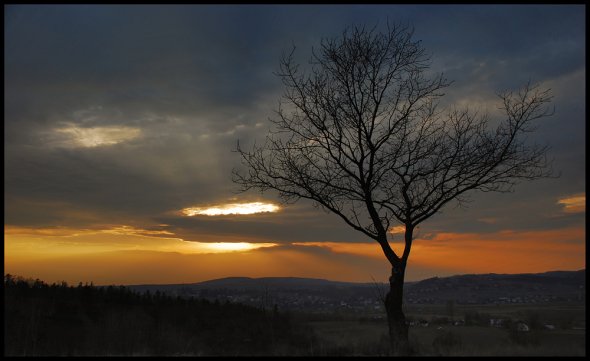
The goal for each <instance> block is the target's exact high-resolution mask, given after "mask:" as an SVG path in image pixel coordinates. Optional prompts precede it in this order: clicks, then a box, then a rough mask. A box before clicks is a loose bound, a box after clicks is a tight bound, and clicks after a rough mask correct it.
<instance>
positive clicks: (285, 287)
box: [127, 270, 586, 311]
mask: <svg viewBox="0 0 590 361" xmlns="http://www.w3.org/2000/svg"><path fill="white" fill-rule="evenodd" d="M127 287H129V288H131V289H133V290H136V291H139V292H145V291H150V292H156V291H160V292H164V293H167V294H171V295H173V296H181V297H200V298H207V299H217V300H222V301H230V302H241V303H246V304H253V305H257V306H261V305H262V306H264V305H267V306H270V305H272V304H277V305H279V306H281V307H283V308H290V309H295V310H315V311H329V310H334V308H335V307H336V308H337V307H347V308H356V309H359V310H360V309H364V310H366V309H368V308H373V309H376V310H377V309H379V307H380V306H381V305H382V303H381V299H382V298H383V297H384V295H385V294H386V293H387V290H388V285H386V284H383V283H381V284H376V283H355V282H339V281H330V280H325V279H314V278H298V277H263V278H249V277H228V278H221V279H214V280H209V281H204V282H198V283H191V284H172V285H133V286H127ZM585 294H586V272H585V270H580V271H552V272H545V273H534V274H533V273H531V274H493V273H492V274H467V275H457V276H451V277H433V278H429V279H425V280H422V281H419V282H406V286H405V290H404V297H405V302H406V303H409V304H413V303H424V304H436V303H445V302H447V301H450V300H452V301H455V302H457V303H463V304H465V303H467V304H489V303H547V302H583V301H585Z"/></svg>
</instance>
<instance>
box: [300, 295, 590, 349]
mask: <svg viewBox="0 0 590 361" xmlns="http://www.w3.org/2000/svg"><path fill="white" fill-rule="evenodd" d="M446 311H447V310H446V309H445V307H444V306H438V305H420V306H416V307H413V308H411V309H409V310H407V311H406V312H407V314H408V315H409V317H408V318H409V319H413V320H415V321H417V320H423V321H424V320H428V322H427V323H426V322H422V323H419V322H415V323H416V324H415V325H414V326H410V342H411V344H412V347H413V349H414V351H415V354H416V355H417V356H585V355H586V341H585V339H586V331H585V329H583V328H582V326H581V325H583V324H584V322H585V306H584V305H583V304H577V305H563V304H562V305H559V304H556V305H542V306H539V305H518V306H511V305H499V306H490V305H470V306H466V307H458V310H456V314H457V315H458V316H455V317H453V318H454V319H455V320H464V319H465V318H464V317H463V315H464V314H465V313H468V314H472V315H473V314H474V313H475V314H476V315H479V316H480V317H481V321H480V320H477V319H475V320H472V322H470V324H469V325H464V324H462V325H457V326H455V325H453V323H451V322H445V318H446V319H448V318H449V316H448V315H447V312H446ZM488 315H489V316H491V318H494V319H500V318H503V319H504V320H519V321H520V320H522V321H523V322H522V323H524V324H527V326H529V325H530V326H529V330H528V331H518V329H517V328H516V327H515V324H516V323H515V322H514V323H513V324H512V325H508V324H506V325H503V326H502V327H494V326H490V325H489V320H487V323H485V322H484V319H486V318H487V317H488ZM505 322H506V321H505ZM456 323H459V322H456ZM310 324H311V325H312V326H313V329H314V331H315V332H316V334H317V335H318V341H319V342H318V343H317V344H315V345H314V346H315V349H314V353H317V354H320V355H322V354H336V355H356V356H361V355H367V356H368V355H386V354H387V326H386V324H385V323H384V322H383V321H382V320H371V319H357V320H354V319H349V320H344V319H338V318H337V317H335V318H334V319H332V320H328V319H326V320H321V321H311V322H310Z"/></svg>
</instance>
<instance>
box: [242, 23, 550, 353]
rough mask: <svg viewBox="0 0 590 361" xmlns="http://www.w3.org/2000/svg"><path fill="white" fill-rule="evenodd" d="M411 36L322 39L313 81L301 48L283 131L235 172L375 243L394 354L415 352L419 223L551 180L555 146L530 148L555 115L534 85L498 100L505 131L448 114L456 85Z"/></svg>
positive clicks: (478, 118) (290, 79)
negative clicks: (385, 268)
mask: <svg viewBox="0 0 590 361" xmlns="http://www.w3.org/2000/svg"><path fill="white" fill-rule="evenodd" d="M412 35H413V33H412V30H411V29H409V28H408V27H406V26H401V25H388V28H387V31H386V32H378V31H376V29H375V28H373V29H370V30H369V29H365V28H364V27H353V28H349V29H346V30H345V31H344V32H343V33H342V35H341V36H339V37H335V38H329V39H323V40H322V42H321V46H320V48H319V49H318V50H317V51H313V55H312V58H311V61H310V64H311V69H310V70H309V71H307V72H305V71H302V70H301V69H300V68H299V65H298V64H296V63H295V61H294V57H293V54H294V50H295V49H294V48H293V51H291V53H290V54H287V55H284V56H283V57H282V59H281V63H280V71H279V72H278V73H277V74H278V76H280V77H281V79H282V81H283V83H284V86H285V89H286V90H285V93H284V95H283V100H284V101H283V102H281V105H280V106H279V109H278V110H277V117H276V119H271V121H272V122H273V123H274V126H275V129H274V130H271V132H270V133H269V134H268V135H267V137H266V141H265V143H264V144H263V145H261V146H257V145H254V146H253V148H252V149H251V150H249V151H246V150H244V149H242V148H241V147H240V145H239V143H238V146H237V151H238V152H239V153H240V155H241V159H242V164H243V165H245V168H246V169H247V170H246V171H240V170H234V181H235V182H236V183H238V184H239V185H241V190H242V191H247V190H249V189H258V190H261V191H265V190H275V191H277V192H278V194H279V196H280V197H281V199H282V200H283V201H285V202H294V201H297V200H299V199H301V198H305V199H310V200H312V201H313V202H314V204H316V205H319V206H321V207H322V208H324V209H325V210H328V211H330V212H332V213H334V214H336V215H338V216H339V217H340V218H341V219H342V220H343V221H344V222H345V223H346V224H347V225H349V226H350V227H352V228H353V229H355V230H357V231H359V232H361V233H363V234H364V235H366V236H367V237H369V238H372V239H374V240H375V241H377V243H378V244H379V245H380V246H381V249H382V250H383V253H384V254H385V257H386V258H387V260H388V261H389V262H390V264H391V267H392V269H391V277H390V278H389V283H390V289H389V292H388V293H387V295H386V297H385V308H386V310H387V319H388V325H389V333H390V338H391V346H392V350H393V352H394V353H396V354H408V353H409V352H410V349H409V343H408V326H407V325H406V322H405V316H404V313H403V311H402V296H403V285H404V274H405V269H406V264H407V261H408V257H409V255H410V249H411V247H412V240H413V233H414V229H415V228H416V226H417V225H418V224H420V223H421V222H423V221H424V220H426V219H428V218H429V217H431V216H432V215H434V214H435V213H437V212H438V211H439V210H440V209H441V208H442V207H443V206H444V205H445V204H447V203H449V202H451V201H453V200H454V201H458V202H464V201H466V200H467V196H468V193H469V191H475V190H480V191H484V192H488V191H497V192H506V191H510V190H511V189H512V186H513V185H514V184H516V183H517V182H518V181H520V180H524V179H535V178H538V177H543V176H548V175H549V173H550V171H549V166H548V162H547V160H546V151H547V149H546V147H542V146H537V145H528V144H527V143H526V142H525V137H526V134H527V133H528V132H531V131H533V130H534V126H533V125H534V124H533V121H534V120H536V119H539V118H541V117H544V116H547V115H550V111H549V109H548V103H549V102H550V101H551V96H550V94H549V91H548V90H539V88H538V87H536V86H531V85H530V84H528V85H526V86H525V87H524V88H523V89H522V90H520V91H518V92H516V93H511V92H506V93H501V94H499V99H500V101H501V104H502V108H503V109H504V111H505V119H504V120H502V121H500V122H499V123H498V124H491V121H489V120H488V116H487V115H485V114H483V115H478V114H477V113H472V112H470V111H469V110H457V109H451V110H450V111H441V110H439V109H438V106H437V105H438V100H439V98H440V97H441V96H443V95H444V94H443V93H442V91H443V90H444V89H445V88H446V87H448V86H449V85H450V82H449V81H447V80H446V79H445V78H444V77H443V75H442V74H437V75H428V70H429V66H430V60H429V58H428V57H427V55H426V53H425V51H424V49H423V48H422V47H421V45H420V42H419V41H414V40H412ZM285 104H286V105H287V106H286V107H285ZM394 224H402V225H404V226H405V237H404V241H405V247H404V250H403V253H402V254H401V255H400V254H397V253H396V252H395V251H394V250H393V249H392V248H391V246H390V243H389V241H390V239H391V237H392V234H391V232H390V231H391V227H393V225H394ZM388 237H389V238H388Z"/></svg>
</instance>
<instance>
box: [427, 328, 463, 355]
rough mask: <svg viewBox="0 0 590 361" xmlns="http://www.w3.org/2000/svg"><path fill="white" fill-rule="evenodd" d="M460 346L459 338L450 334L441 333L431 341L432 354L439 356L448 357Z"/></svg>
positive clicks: (449, 332)
mask: <svg viewBox="0 0 590 361" xmlns="http://www.w3.org/2000/svg"><path fill="white" fill-rule="evenodd" d="M460 346H461V336H459V335H457V334H455V333H453V332H451V331H443V332H442V333H441V334H440V335H437V336H436V337H435V338H434V340H433V341H432V347H433V348H434V352H435V353H436V354H437V355H439V356H446V355H449V354H450V353H451V352H452V351H453V350H456V349H457V348H459V347H460Z"/></svg>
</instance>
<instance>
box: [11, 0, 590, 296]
mask: <svg viewBox="0 0 590 361" xmlns="http://www.w3.org/2000/svg"><path fill="white" fill-rule="evenodd" d="M585 10H586V9H585V6H584V5H563V6H559V5H542V6H531V5H521V6H508V5H469V6H459V5H456V6H451V5H365V6H363V5H324V6H318V5H316V6H312V5H289V6H288V5H217V6H214V5H184V6H180V5H177V6H161V5H149V6H148V5H143V6H139V5H129V6H122V5H75V6H74V5H27V6H24V5H22V6H21V5H18V6H16V5H15V6H5V8H4V11H5V13H4V21H5V25H4V61H5V66H4V79H5V80H4V92H5V95H4V211H5V216H4V272H5V273H11V274H16V275H21V276H24V277H33V278H39V279H42V280H44V281H48V282H57V281H61V280H65V281H67V282H70V283H78V282H90V281H92V282H94V283H95V284H139V283H188V282H198V281H204V280H208V279H213V278H221V277H229V276H249V277H269V276H294V277H313V278H325V279H331V280H341V281H359V282H372V281H373V280H376V281H385V280H386V279H387V277H388V275H389V272H390V270H389V267H388V263H387V261H386V260H385V257H384V256H383V254H382V253H381V250H380V248H379V246H378V245H377V244H376V243H375V242H374V241H371V240H370V239H368V238H367V237H366V236H364V235H363V234H361V233H359V232H356V231H354V230H352V229H351V228H349V227H348V226H347V225H346V224H344V222H342V221H341V220H340V219H339V218H337V217H336V216H334V215H331V214H328V213H325V212H323V211H322V210H321V209H318V208H315V207H313V205H312V204H311V203H310V202H308V201H300V202H298V203H296V204H281V203H280V201H279V199H278V198H277V196H276V194H274V193H272V192H269V193H264V194H260V193H258V192H255V191H251V192H246V193H238V192H237V190H238V186H237V185H235V184H233V183H232V177H231V171H232V169H233V168H236V167H240V161H239V156H238V154H236V153H235V152H232V150H234V149H235V147H236V142H237V141H238V140H239V141H240V144H241V145H243V146H245V147H249V146H251V145H252V144H253V143H254V142H255V141H262V140H263V139H264V136H265V135H266V133H267V131H268V129H269V127H270V125H271V123H270V122H269V120H268V118H269V117H273V116H274V115H275V113H274V111H275V110H276V109H277V105H278V100H279V99H280V97H281V94H282V92H283V88H282V83H281V81H280V79H279V78H278V77H277V76H275V75H274V74H273V72H274V71H276V70H278V65H279V59H280V57H281V53H282V52H283V51H287V50H289V49H290V48H291V46H292V45H293V44H294V45H296V47H297V54H298V56H299V57H300V58H301V59H304V60H306V59H308V58H309V56H310V54H311V48H312V46H316V47H317V46H318V44H319V42H320V40H321V39H322V38H323V37H331V36H336V35H338V34H340V33H341V32H342V31H343V30H344V28H345V27H346V26H347V25H363V24H366V25H369V26H373V25H377V27H378V28H380V29H383V28H384V27H385V26H386V24H387V21H388V20H389V21H391V22H402V23H404V24H410V25H412V26H413V27H414V28H415V32H414V39H415V40H421V41H422V45H423V46H424V48H425V49H426V50H427V51H428V52H429V53H430V54H431V58H432V66H431V70H432V71H434V72H444V74H445V76H446V77H447V78H448V79H450V80H453V81H454V83H453V84H452V85H451V87H450V88H448V89H447V91H446V96H445V97H444V102H443V105H450V104H455V105H458V106H461V107H463V106H469V107H470V108H472V109H478V110H479V111H481V112H486V111H487V112H490V113H491V114H492V115H493V114H496V113H495V112H497V111H498V107H499V106H500V103H499V102H498V101H497V100H498V98H497V97H496V94H497V93H498V92H500V91H503V90H507V89H517V88H518V87H520V86H522V85H524V84H526V83H527V81H529V80H531V81H532V82H534V83H540V84H541V85H542V86H543V87H548V88H551V91H552V94H553V95H554V99H553V105H555V114H554V115H553V116H551V117H548V118H543V119H541V120H540V121H539V124H538V125H539V128H538V130H537V131H536V132H535V133H533V134H530V135H529V138H528V141H529V142H531V144H532V143H540V144H549V146H550V147H551V148H550V152H549V156H550V157H551V158H552V159H553V168H554V169H555V170H556V171H557V172H559V173H560V176H559V177H557V178H548V179H542V180H537V181H533V182H526V183H522V184H520V185H518V186H517V187H516V188H515V189H514V192H513V193H474V194H472V197H471V200H472V202H471V203H469V204H468V206H467V207H466V208H465V207H461V208H459V207H456V206H455V205H454V204H449V205H447V206H446V208H443V211H442V212H441V213H440V214H437V215H436V216H434V217H433V218H431V219H429V220H427V221H426V222H424V223H423V224H421V225H420V227H419V228H418V230H417V233H416V234H415V238H416V240H415V241H414V246H413V248H412V254H411V255H410V258H409V264H408V269H407V275H406V280H408V281H415V280H420V279H424V278H428V277H433V276H448V275H454V274H464V273H528V272H545V271H551V270H579V269H583V268H585V267H586V265H585V263H586V259H585V250H586V246H585V237H586V230H585V225H584V223H585V222H584V221H585V216H586V209H585V204H586V196H585V161H586V160H585V156H586V155H585V141H586V139H585V132H586V129H585V127H586V124H585V111H586V108H585V99H586V94H585V77H586V67H585V50H586V49H585V42H586V39H585ZM398 226H399V225H398ZM402 230H403V229H402V228H399V227H396V228H393V229H392V230H391V242H392V244H393V247H394V249H396V250H399V249H400V247H401V244H400V243H399V240H400V239H401V238H400V237H401V236H402V233H399V232H400V231H402Z"/></svg>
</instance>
